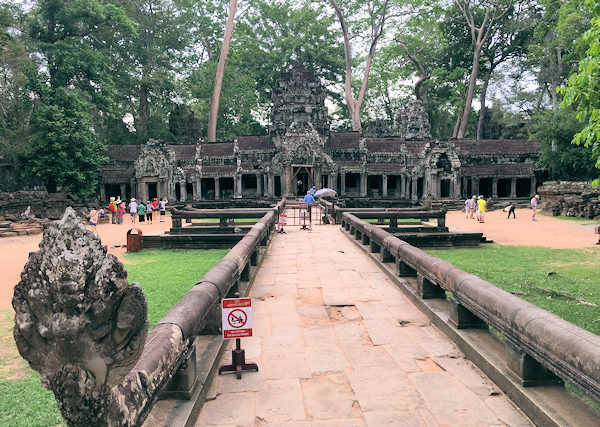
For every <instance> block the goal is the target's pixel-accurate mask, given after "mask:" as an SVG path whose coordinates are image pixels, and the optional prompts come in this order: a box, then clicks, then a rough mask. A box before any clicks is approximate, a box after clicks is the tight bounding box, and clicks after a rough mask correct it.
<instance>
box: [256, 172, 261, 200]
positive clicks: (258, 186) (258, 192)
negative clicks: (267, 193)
mask: <svg viewBox="0 0 600 427" xmlns="http://www.w3.org/2000/svg"><path fill="white" fill-rule="evenodd" d="M261 193H262V174H258V173H257V174H256V197H261V196H262V194H261Z"/></svg>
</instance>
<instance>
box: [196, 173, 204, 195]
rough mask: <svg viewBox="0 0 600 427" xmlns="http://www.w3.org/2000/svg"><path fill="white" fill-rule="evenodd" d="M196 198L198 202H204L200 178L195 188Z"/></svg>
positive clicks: (197, 179) (197, 178)
mask: <svg viewBox="0 0 600 427" xmlns="http://www.w3.org/2000/svg"><path fill="white" fill-rule="evenodd" d="M194 192H195V193H194V198H195V199H196V200H203V199H202V178H200V177H199V176H198V177H196V185H195V186H194Z"/></svg>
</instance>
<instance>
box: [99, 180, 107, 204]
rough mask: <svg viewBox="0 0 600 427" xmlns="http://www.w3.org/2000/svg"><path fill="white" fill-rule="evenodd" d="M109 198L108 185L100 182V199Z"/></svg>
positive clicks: (105, 199) (103, 200)
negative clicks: (107, 196) (107, 193)
mask: <svg viewBox="0 0 600 427" xmlns="http://www.w3.org/2000/svg"><path fill="white" fill-rule="evenodd" d="M107 200H108V199H107V198H106V187H105V186H104V184H102V183H100V201H102V202H105V201H107Z"/></svg>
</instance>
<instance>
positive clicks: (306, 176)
mask: <svg viewBox="0 0 600 427" xmlns="http://www.w3.org/2000/svg"><path fill="white" fill-rule="evenodd" d="M291 166H292V188H293V189H294V195H295V196H304V195H305V194H306V192H307V191H308V189H309V188H310V187H312V186H313V185H314V184H313V182H314V180H315V179H314V178H315V177H314V169H313V167H312V165H291Z"/></svg>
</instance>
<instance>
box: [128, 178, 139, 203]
mask: <svg viewBox="0 0 600 427" xmlns="http://www.w3.org/2000/svg"><path fill="white" fill-rule="evenodd" d="M129 188H131V197H135V198H137V183H136V179H135V178H132V179H131V181H129Z"/></svg>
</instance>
